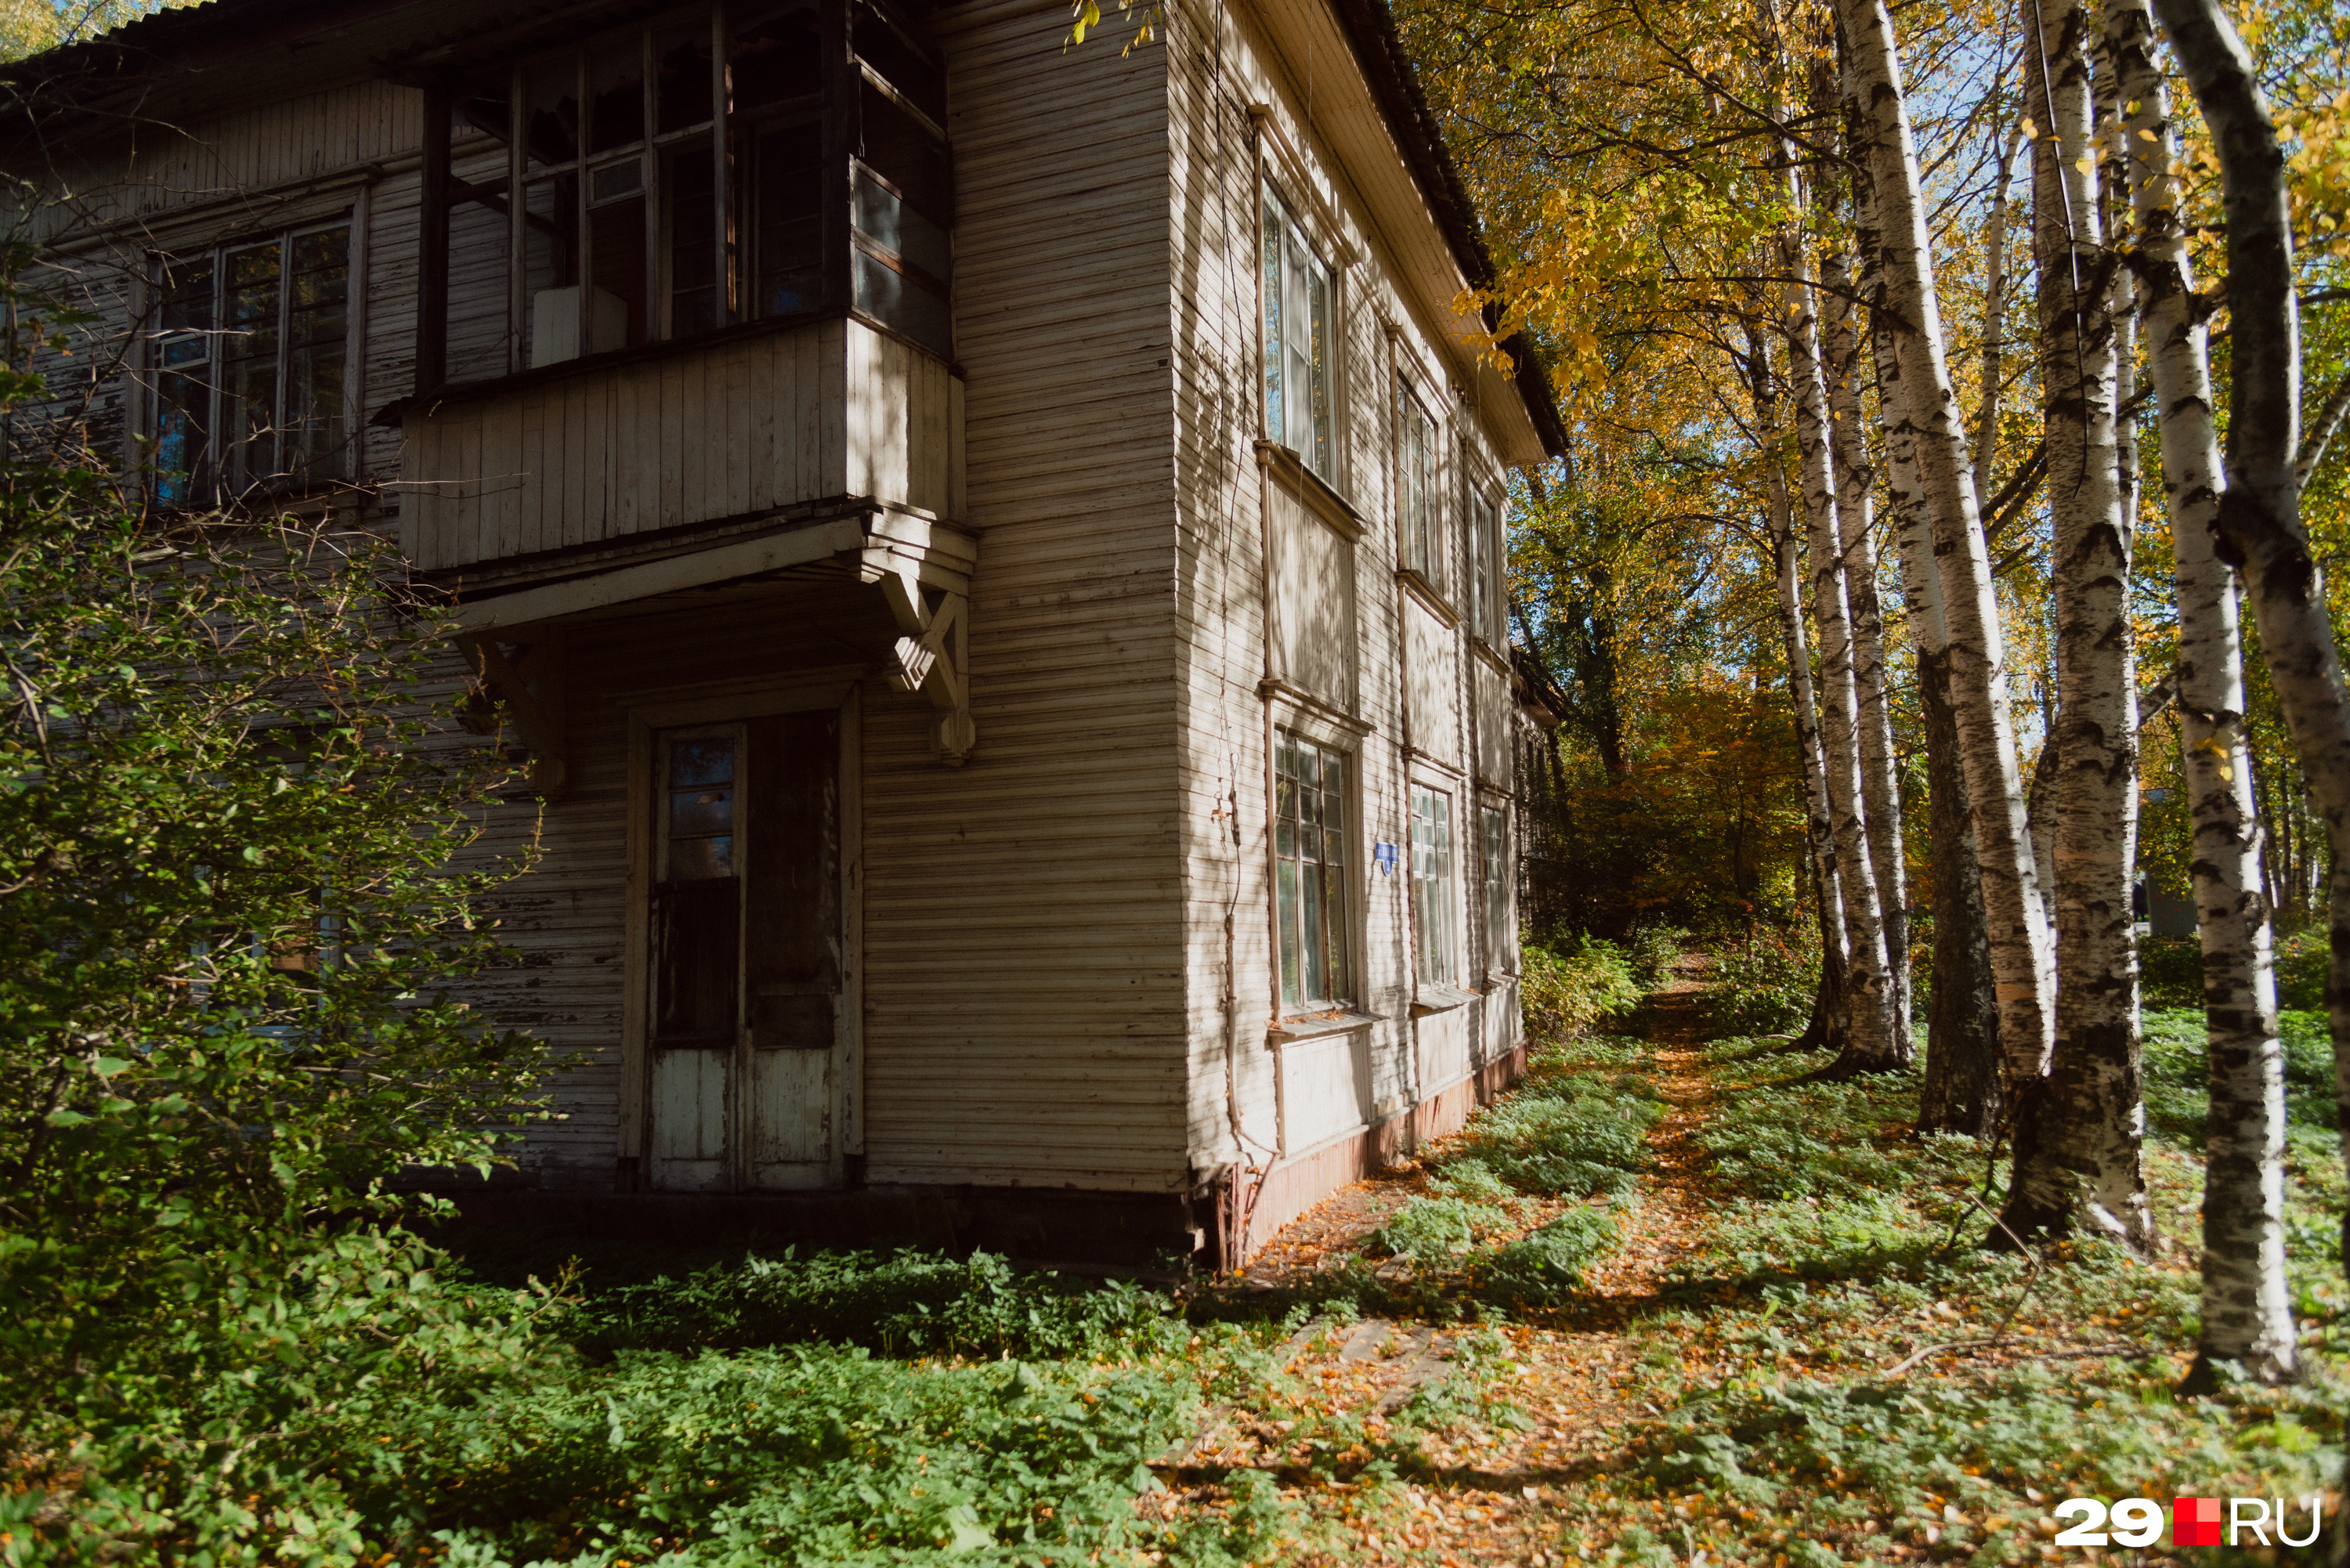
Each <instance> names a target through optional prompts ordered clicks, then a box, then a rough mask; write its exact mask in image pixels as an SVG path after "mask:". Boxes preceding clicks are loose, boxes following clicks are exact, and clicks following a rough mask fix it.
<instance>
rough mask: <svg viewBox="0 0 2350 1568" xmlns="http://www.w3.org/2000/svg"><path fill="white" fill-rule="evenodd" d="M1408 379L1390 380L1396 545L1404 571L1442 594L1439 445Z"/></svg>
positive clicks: (1414, 384)
mask: <svg viewBox="0 0 2350 1568" xmlns="http://www.w3.org/2000/svg"><path fill="white" fill-rule="evenodd" d="M1440 431H1441V427H1440V425H1438V423H1437V421H1436V416H1435V415H1434V414H1432V413H1430V411H1429V408H1428V403H1427V401H1426V400H1423V399H1422V398H1421V397H1420V395H1419V389H1418V383H1417V382H1416V381H1415V380H1414V379H1413V378H1412V377H1411V376H1409V374H1406V373H1403V372H1401V371H1399V372H1398V374H1397V376H1396V379H1395V472H1396V479H1395V493H1396V540H1397V544H1398V546H1399V549H1400V550H1401V552H1402V556H1403V565H1404V568H1405V569H1406V570H1407V571H1413V572H1417V573H1419V576H1420V577H1421V579H1422V580H1423V581H1425V582H1426V583H1427V584H1428V585H1429V587H1431V588H1434V589H1435V590H1436V591H1437V592H1438V593H1442V592H1443V591H1444V576H1445V573H1444V477H1443V475H1444V456H1443V452H1444V443H1443V440H1442V436H1441V433H1440Z"/></svg>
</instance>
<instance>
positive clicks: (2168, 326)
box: [2106, 0, 2299, 1387]
mask: <svg viewBox="0 0 2350 1568" xmlns="http://www.w3.org/2000/svg"><path fill="white" fill-rule="evenodd" d="M2153 34H2154V19H2153V17H2152V16H2150V15H2149V14H2148V12H2147V3H2146V0H2112V4H2111V5H2110V6H2109V8H2108V10H2107V12H2106V49H2107V53H2108V55H2109V57H2111V58H2112V60H2113V62H2114V66H2115V74H2116V93H2117V95H2118V96H2119V98H2120V99H2121V100H2122V101H2123V102H2124V103H2126V104H2130V105H2133V106H2134V108H2133V109H2132V111H2131V113H2130V116H2129V122H2128V132H2129V135H2128V141H2129V150H2130V162H2131V176H2132V178H2131V182H2130V183H2131V208H2132V210H2133V212H2134V213H2136V214H2137V243H2138V255H2139V264H2138V267H2137V279H2138V299H2139V308H2140V309H2141V311H2142V312H2143V314H2144V317H2145V327H2146V339H2147V360H2148V368H2149V369H2151V370H2152V372H2153V379H2154V389H2155V406H2156V409H2157V411H2158V415H2159V418H2160V421H2161V423H2160V427H2159V428H2160V431H2161V441H2162V490H2163V497H2164V500H2165V503H2166V504H2167V505H2168V509H2169V513H2170V525H2171V534H2172V536H2173V539H2174V541H2175V549H2176V553H2177V557H2178V712H2179V727H2180V737H2179V738H2180V742H2181V755H2180V759H2179V761H2180V765H2181V769H2182V771H2183V773H2184V774H2185V776H2186V780H2187V797H2188V810H2189V815H2190V817H2191V819H2192V821H2193V823H2194V832H2195V852H2194V856H2193V857H2192V859H2191V862H2190V864H2189V876H2190V877H2192V880H2193V884H2194V889H2195V921H2196V927H2197V929H2198V931H2199V935H2200V936H2201V939H2202V948H2203V1017H2204V1023H2205V1026H2206V1032H2207V1035H2208V1038H2209V1042H2210V1044H2209V1051H2210V1122H2209V1124H2208V1127H2207V1130H2206V1133H2205V1136H2204V1166H2203V1313H2202V1319H2203V1334H2202V1343H2201V1344H2200V1345H2198V1347H2197V1350H2196V1366H2195V1369H2194V1370H2193V1371H2192V1372H2190V1373H2189V1384H2190V1385H2191V1386H2198V1387H2200V1386H2203V1385H2204V1384H2206V1383H2208V1382H2211V1381H2214V1379H2213V1368H2212V1365H2211V1364H2212V1363H2214V1362H2220V1361H2232V1362H2234V1363H2236V1364H2237V1365H2238V1366H2241V1367H2242V1368H2243V1369H2244V1371H2245V1372H2246V1373H2248V1374H2250V1375H2251V1376H2253V1377H2255V1378H2257V1379H2258V1380H2260V1381H2261V1382H2263V1383H2276V1382H2282V1381H2283V1380H2285V1379H2287V1378H2290V1377H2292V1376H2293V1375H2294V1373H2295V1372H2296V1371H2297V1369H2298V1366H2299V1353H2298V1349H2297V1346H2296V1338H2295V1334H2294V1331H2293V1298H2292V1295H2291V1293H2290V1292H2289V1291H2288V1290H2287V1289H2286V1286H2285V1276H2284V1131H2285V1126H2284V1051H2283V1048H2282V1045H2281V1044H2279V1042H2278V1039H2277V1020H2276V974H2275V971H2274V969H2273V967H2272V954H2271V952H2270V949H2269V942H2270V933H2269V920H2268V911H2267V909H2264V908H2263V907H2262V897H2261V881H2262V878H2261V835H2260V827H2259V824H2258V820H2257V818H2256V817H2255V815H2254V814H2253V809H2252V772H2251V751H2250V748H2249V747H2248V745H2247V744H2246V742H2245V739H2244V654H2243V639H2242V636H2241V630H2240V628H2239V627H2238V624H2237V618H2236V615H2237V611H2236V582H2235V576H2236V575H2235V573H2234V572H2233V571H2232V570H2231V569H2230V567H2229V566H2228V564H2227V563H2226V562H2224V561H2222V560H2220V557H2219V556H2218V555H2217V554H2215V553H2214V551H2213V548H2212V545H2213V539H2212V535H2211V524H2213V522H2214V521H2215V520H2216V519H2217V518H2218V516H2219V512H2220V493H2219V485H2220V436H2219V431H2218V429H2217V427H2216V426H2215V424H2214V422H2213V419H2212V408H2211V371H2210V358H2209V353H2208V349H2207V348H2206V341H2205V332H2204V327H2203V324H2202V322H2201V320H2200V319H2199V317H2198V316H2197V314H2196V311H2195V304H2194V294H2195V279H2194V274H2193V273H2192V271H2191V270H2190V269H2189V261H2188V254H2187V235H2186V227H2185V223H2184V221H2183V220H2182V218H2181V217H2180V214H2179V211H2178V182H2177V181H2176V180H2175V179H2174V178H2173V177H2172V175H2171V171H2170V161H2171V159H2172V157H2173V156H2174V155H2175V150H2174V148H2173V146H2172V139H2171V131H2170V103H2169V95H2168V88H2167V87H2166V86H2165V85H2164V82H2163V79H2162V73H2161V71H2160V70H2159V69H2158V67H2156V65H2155V63H2154V57H2153V41H2154V40H2153Z"/></svg>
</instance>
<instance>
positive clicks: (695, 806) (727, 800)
mask: <svg viewBox="0 0 2350 1568" xmlns="http://www.w3.org/2000/svg"><path fill="white" fill-rule="evenodd" d="M733 826H734V792H733V790H732V789H723V788H722V789H681V790H672V791H671V792H670V797H669V830H670V831H671V833H677V834H686V833H727V832H731V831H732V830H733Z"/></svg>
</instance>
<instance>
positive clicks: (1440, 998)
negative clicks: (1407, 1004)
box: [1411, 985, 1477, 1018]
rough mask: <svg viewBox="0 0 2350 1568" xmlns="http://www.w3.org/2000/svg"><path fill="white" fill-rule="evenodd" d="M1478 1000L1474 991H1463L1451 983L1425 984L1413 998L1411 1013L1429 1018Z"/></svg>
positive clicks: (1418, 1016)
mask: <svg viewBox="0 0 2350 1568" xmlns="http://www.w3.org/2000/svg"><path fill="white" fill-rule="evenodd" d="M1476 1000H1477V993H1476V992H1473V991H1461V990H1459V989H1457V988H1456V987H1453V986H1450V985H1423V986H1421V987H1420V988H1419V995H1418V996H1416V997H1414V998H1412V1002H1411V1015H1412V1016H1413V1017H1414V1018H1427V1017H1430V1016H1431V1015H1433V1014H1435V1013H1439V1012H1451V1011H1452V1010H1453V1009H1455V1008H1459V1007H1466V1006H1468V1005H1469V1004H1470V1003H1471V1002H1474V1001H1476Z"/></svg>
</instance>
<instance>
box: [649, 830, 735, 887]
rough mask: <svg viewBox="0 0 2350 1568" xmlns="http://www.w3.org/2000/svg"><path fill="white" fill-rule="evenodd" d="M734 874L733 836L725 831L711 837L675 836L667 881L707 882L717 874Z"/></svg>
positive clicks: (670, 847) (670, 853) (726, 875)
mask: <svg viewBox="0 0 2350 1568" xmlns="http://www.w3.org/2000/svg"><path fill="white" fill-rule="evenodd" d="M733 875H734V838H733V835H731V834H723V833H722V834H719V835H717V836H714V837H710V838H675V839H671V841H670V846H669V874H668V876H667V877H665V878H664V879H665V880H667V881H671V882H706V881H708V880H710V879H711V878H712V877H732V876H733Z"/></svg>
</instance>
